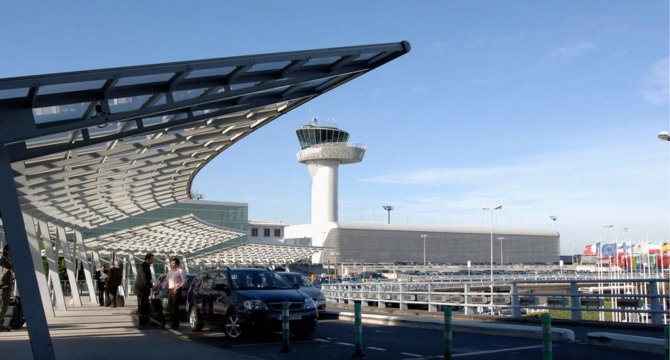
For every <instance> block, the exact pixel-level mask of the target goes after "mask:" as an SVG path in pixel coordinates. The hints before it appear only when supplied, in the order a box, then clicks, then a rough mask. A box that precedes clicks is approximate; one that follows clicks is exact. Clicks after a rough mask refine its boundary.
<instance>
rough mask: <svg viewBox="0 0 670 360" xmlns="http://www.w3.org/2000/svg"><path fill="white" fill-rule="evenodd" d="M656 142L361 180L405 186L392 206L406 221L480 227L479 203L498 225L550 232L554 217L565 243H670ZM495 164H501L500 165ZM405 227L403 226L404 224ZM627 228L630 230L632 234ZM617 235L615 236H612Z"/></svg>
mask: <svg viewBox="0 0 670 360" xmlns="http://www.w3.org/2000/svg"><path fill="white" fill-rule="evenodd" d="M658 145H659V144H658V143H657V142H656V141H653V139H652V140H650V141H649V142H648V143H626V142H616V141H612V142H611V146H607V147H601V148H597V149H586V150H567V151H557V152H552V153H543V154H535V155H531V156H526V157H521V158H515V159H508V160H505V161H504V163H506V164H505V165H495V166H486V165H483V166H476V167H444V168H432V169H423V170H417V171H411V172H402V173H396V174H387V175H381V176H376V177H371V178H367V179H363V181H366V182H373V183H379V184H389V186H391V185H394V186H404V188H403V189H402V190H396V191H398V193H400V194H403V195H399V196H398V198H397V200H396V201H395V202H394V203H393V204H394V205H396V206H397V209H398V211H396V214H397V216H398V217H399V218H404V217H406V218H407V219H408V223H421V224H450V225H463V226H486V225H487V224H488V223H487V217H486V216H484V215H482V211H481V210H480V207H481V205H490V204H504V211H500V212H498V213H496V218H497V219H498V220H496V221H497V222H498V224H499V225H500V226H505V227H518V228H543V229H551V226H552V224H551V221H549V219H548V216H549V215H558V216H559V219H560V220H559V225H560V226H561V228H560V230H561V237H562V239H563V242H564V246H567V239H574V240H575V241H576V242H575V243H574V246H575V249H577V247H578V246H581V245H582V244H586V243H589V242H591V241H593V240H594V239H597V238H598V237H600V236H603V234H602V232H603V230H602V228H601V225H602V224H604V223H612V224H615V225H616V226H617V228H618V229H615V230H612V234H617V235H612V236H619V237H621V238H623V236H624V234H623V230H622V228H623V227H628V228H630V229H631V231H630V234H631V236H633V235H634V236H636V237H648V238H663V239H666V240H667V239H669V238H670V220H669V212H670V209H669V207H670V202H669V201H668V199H670V187H669V185H668V184H669V181H670V173H669V171H668V154H667V153H666V152H663V151H658ZM499 164H500V162H499ZM403 222H404V221H403ZM633 229H634V230H635V231H633ZM615 231H618V233H617V232H615Z"/></svg>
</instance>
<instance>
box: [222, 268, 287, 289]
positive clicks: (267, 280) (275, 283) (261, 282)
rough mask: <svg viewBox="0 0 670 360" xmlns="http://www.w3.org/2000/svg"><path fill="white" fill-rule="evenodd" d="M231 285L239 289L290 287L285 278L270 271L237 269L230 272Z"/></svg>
mask: <svg viewBox="0 0 670 360" xmlns="http://www.w3.org/2000/svg"><path fill="white" fill-rule="evenodd" d="M230 279H231V280H232V283H233V287H234V288H235V289H240V290H250V289H255V290H272V289H291V288H292V287H291V285H289V283H288V282H286V280H284V279H283V278H282V277H281V276H280V275H279V274H276V273H274V272H272V271H256V270H239V271H233V272H231V274H230Z"/></svg>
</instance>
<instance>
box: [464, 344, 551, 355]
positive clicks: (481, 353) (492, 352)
mask: <svg viewBox="0 0 670 360" xmlns="http://www.w3.org/2000/svg"><path fill="white" fill-rule="evenodd" d="M541 347H542V345H533V346H523V347H515V348H507V349H498V350H486V351H475V352H471V353H463V354H453V355H451V357H463V356H475V355H484V354H495V353H501V352H507V351H517V350H530V349H538V348H541Z"/></svg>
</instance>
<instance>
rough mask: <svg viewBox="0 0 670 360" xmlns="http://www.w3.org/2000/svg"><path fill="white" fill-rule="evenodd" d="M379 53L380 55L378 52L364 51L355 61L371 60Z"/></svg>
mask: <svg viewBox="0 0 670 360" xmlns="http://www.w3.org/2000/svg"><path fill="white" fill-rule="evenodd" d="M377 55H379V53H378V52H369V53H362V54H360V55H358V57H357V58H356V60H354V61H362V60H370V59H372V58H373V57H375V56H377Z"/></svg>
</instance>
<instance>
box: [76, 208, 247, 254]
mask: <svg viewBox="0 0 670 360" xmlns="http://www.w3.org/2000/svg"><path fill="white" fill-rule="evenodd" d="M243 235H245V233H243V232H240V231H237V230H233V229H227V228H223V227H220V226H216V225H212V224H209V223H207V222H205V221H203V220H201V219H198V218H197V217H195V216H193V215H184V216H180V217H178V218H173V219H167V220H163V221H157V222H154V223H151V224H147V225H142V226H137V227H133V228H130V229H123V230H119V231H116V232H112V233H107V234H105V235H101V236H97V237H93V238H88V239H87V241H86V245H87V247H88V248H89V249H95V250H98V251H99V252H115V253H117V254H121V255H140V254H141V255H144V254H145V253H147V252H152V253H154V254H169V255H173V254H179V255H190V254H193V253H197V252H200V251H203V250H206V249H208V248H211V247H213V246H217V245H221V244H224V243H225V242H227V241H229V240H232V239H235V238H238V237H240V236H243Z"/></svg>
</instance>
